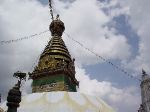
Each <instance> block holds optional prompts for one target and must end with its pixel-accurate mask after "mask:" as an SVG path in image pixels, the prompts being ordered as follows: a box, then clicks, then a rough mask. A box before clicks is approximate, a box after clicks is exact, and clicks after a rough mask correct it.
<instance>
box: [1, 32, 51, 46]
mask: <svg viewBox="0 0 150 112" xmlns="http://www.w3.org/2000/svg"><path fill="white" fill-rule="evenodd" d="M48 31H49V30H45V31H42V32H40V33H36V34H33V35H29V36H25V37H22V38H18V39H14V40H7V41H0V44H10V43H13V42H18V41H22V40H26V39H30V38H33V37H36V36H39V35H42V34H44V33H46V32H48Z"/></svg>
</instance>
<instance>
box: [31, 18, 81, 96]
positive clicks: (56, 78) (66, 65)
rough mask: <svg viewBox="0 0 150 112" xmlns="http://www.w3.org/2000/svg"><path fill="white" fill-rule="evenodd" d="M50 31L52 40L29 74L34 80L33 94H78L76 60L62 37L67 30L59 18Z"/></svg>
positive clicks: (52, 24)
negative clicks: (51, 92)
mask: <svg viewBox="0 0 150 112" xmlns="http://www.w3.org/2000/svg"><path fill="white" fill-rule="evenodd" d="M49 29H50V31H51V35H52V38H51V40H50V41H49V43H48V45H47V46H46V48H45V50H44V52H43V53H42V54H41V56H40V59H39V62H38V65H37V66H36V67H35V69H34V71H33V72H32V73H31V74H29V75H30V78H31V79H33V83H32V92H33V93H34V92H49V91H72V92H76V86H79V82H78V81H77V80H76V78H75V67H74V61H75V60H74V59H72V58H71V56H70V54H69V51H68V49H67V47H66V46H65V43H64V41H63V40H62V37H61V36H62V34H63V32H64V30H65V26H64V23H63V22H62V21H61V20H60V19H59V17H58V16H57V18H56V19H55V20H53V21H52V22H51V24H50V27H49Z"/></svg>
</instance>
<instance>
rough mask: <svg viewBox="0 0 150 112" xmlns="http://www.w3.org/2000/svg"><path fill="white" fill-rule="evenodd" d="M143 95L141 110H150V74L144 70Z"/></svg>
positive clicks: (141, 111)
mask: <svg viewBox="0 0 150 112" xmlns="http://www.w3.org/2000/svg"><path fill="white" fill-rule="evenodd" d="M142 74H143V75H142V82H141V97H142V105H141V107H140V109H139V112H150V76H149V75H148V74H147V73H146V72H145V71H144V70H142Z"/></svg>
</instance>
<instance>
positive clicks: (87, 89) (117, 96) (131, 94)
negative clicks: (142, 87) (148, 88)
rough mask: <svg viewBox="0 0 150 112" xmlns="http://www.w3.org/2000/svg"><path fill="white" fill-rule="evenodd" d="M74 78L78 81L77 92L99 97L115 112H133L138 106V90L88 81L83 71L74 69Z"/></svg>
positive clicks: (106, 82)
mask: <svg viewBox="0 0 150 112" xmlns="http://www.w3.org/2000/svg"><path fill="white" fill-rule="evenodd" d="M76 71H77V73H76V77H77V79H78V80H79V81H80V88H79V91H80V92H83V93H86V94H91V95H96V96H100V97H101V98H103V99H104V100H105V101H107V102H108V103H109V104H110V105H111V106H113V107H114V108H115V109H116V110H117V112H134V111H136V110H137V109H138V106H139V104H140V97H139V92H138V91H139V90H138V89H137V88H136V87H132V86H131V87H128V88H120V89H119V88H116V87H115V86H114V85H113V84H112V83H111V82H108V81H102V82H100V81H98V80H96V79H90V77H89V76H90V75H88V74H87V73H86V72H85V70H84V69H82V68H78V67H76ZM135 99H136V100H135Z"/></svg>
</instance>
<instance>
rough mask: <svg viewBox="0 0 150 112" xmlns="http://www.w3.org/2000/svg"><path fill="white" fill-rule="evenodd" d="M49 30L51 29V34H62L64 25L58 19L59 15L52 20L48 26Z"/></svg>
mask: <svg viewBox="0 0 150 112" xmlns="http://www.w3.org/2000/svg"><path fill="white" fill-rule="evenodd" d="M49 30H50V31H51V35H52V36H62V34H63V32H64V30H65V25H64V23H63V22H62V21H61V20H60V19H59V15H57V16H56V19H55V20H53V21H52V22H51V24H50V26H49Z"/></svg>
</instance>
